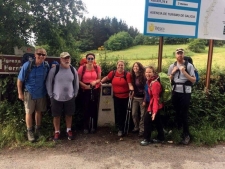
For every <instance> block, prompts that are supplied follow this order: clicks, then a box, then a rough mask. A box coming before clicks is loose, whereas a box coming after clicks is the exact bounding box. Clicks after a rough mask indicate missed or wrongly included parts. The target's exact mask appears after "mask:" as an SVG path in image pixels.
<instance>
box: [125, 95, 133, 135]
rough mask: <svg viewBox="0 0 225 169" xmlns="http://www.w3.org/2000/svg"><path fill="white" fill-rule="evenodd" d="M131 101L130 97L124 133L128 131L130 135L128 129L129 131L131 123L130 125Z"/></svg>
mask: <svg viewBox="0 0 225 169" xmlns="http://www.w3.org/2000/svg"><path fill="white" fill-rule="evenodd" d="M131 101H132V99H131V98H129V100H128V105H127V114H126V120H125V124H124V133H126V134H127V135H128V131H129V125H130V110H131Z"/></svg>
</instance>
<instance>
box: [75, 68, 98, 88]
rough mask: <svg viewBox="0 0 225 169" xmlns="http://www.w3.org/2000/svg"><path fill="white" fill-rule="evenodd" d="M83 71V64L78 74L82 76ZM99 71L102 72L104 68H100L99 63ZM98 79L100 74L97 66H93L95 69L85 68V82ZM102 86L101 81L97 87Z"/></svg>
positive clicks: (83, 79)
mask: <svg viewBox="0 0 225 169" xmlns="http://www.w3.org/2000/svg"><path fill="white" fill-rule="evenodd" d="M82 72H83V66H80V67H79V69H78V75H79V76H82ZM97 72H98V73H101V72H102V70H101V68H100V66H98V65H97ZM97 79H98V75H97V73H96V71H95V68H94V67H93V69H91V70H87V68H86V70H85V72H84V74H83V77H82V82H83V83H91V82H92V81H95V80H97ZM99 86H100V83H97V84H96V86H95V88H99Z"/></svg>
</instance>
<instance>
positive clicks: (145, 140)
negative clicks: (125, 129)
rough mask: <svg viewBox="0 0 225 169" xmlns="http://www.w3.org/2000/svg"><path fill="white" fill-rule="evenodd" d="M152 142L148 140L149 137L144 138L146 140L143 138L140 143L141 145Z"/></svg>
mask: <svg viewBox="0 0 225 169" xmlns="http://www.w3.org/2000/svg"><path fill="white" fill-rule="evenodd" d="M150 143H151V142H150V141H149V140H147V139H144V140H142V141H141V142H140V145H141V146H147V145H149V144H150Z"/></svg>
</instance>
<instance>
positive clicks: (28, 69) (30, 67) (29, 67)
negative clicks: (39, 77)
mask: <svg viewBox="0 0 225 169" xmlns="http://www.w3.org/2000/svg"><path fill="white" fill-rule="evenodd" d="M34 65H35V61H34V60H32V61H29V64H28V67H27V69H26V73H25V79H24V82H26V81H27V79H28V77H29V75H30V72H31V70H32V69H33V66H34Z"/></svg>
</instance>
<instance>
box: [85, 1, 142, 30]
mask: <svg viewBox="0 0 225 169" xmlns="http://www.w3.org/2000/svg"><path fill="white" fill-rule="evenodd" d="M82 1H83V2H84V3H85V4H86V7H87V11H88V12H89V13H88V14H85V17H88V18H91V17H92V16H95V17H97V18H105V17H107V16H108V17H109V18H113V17H116V18H117V19H118V20H120V19H121V20H123V21H125V22H126V24H127V25H128V26H133V27H134V28H137V29H138V30H139V31H140V33H143V29H144V28H143V27H144V8H145V0H82Z"/></svg>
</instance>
